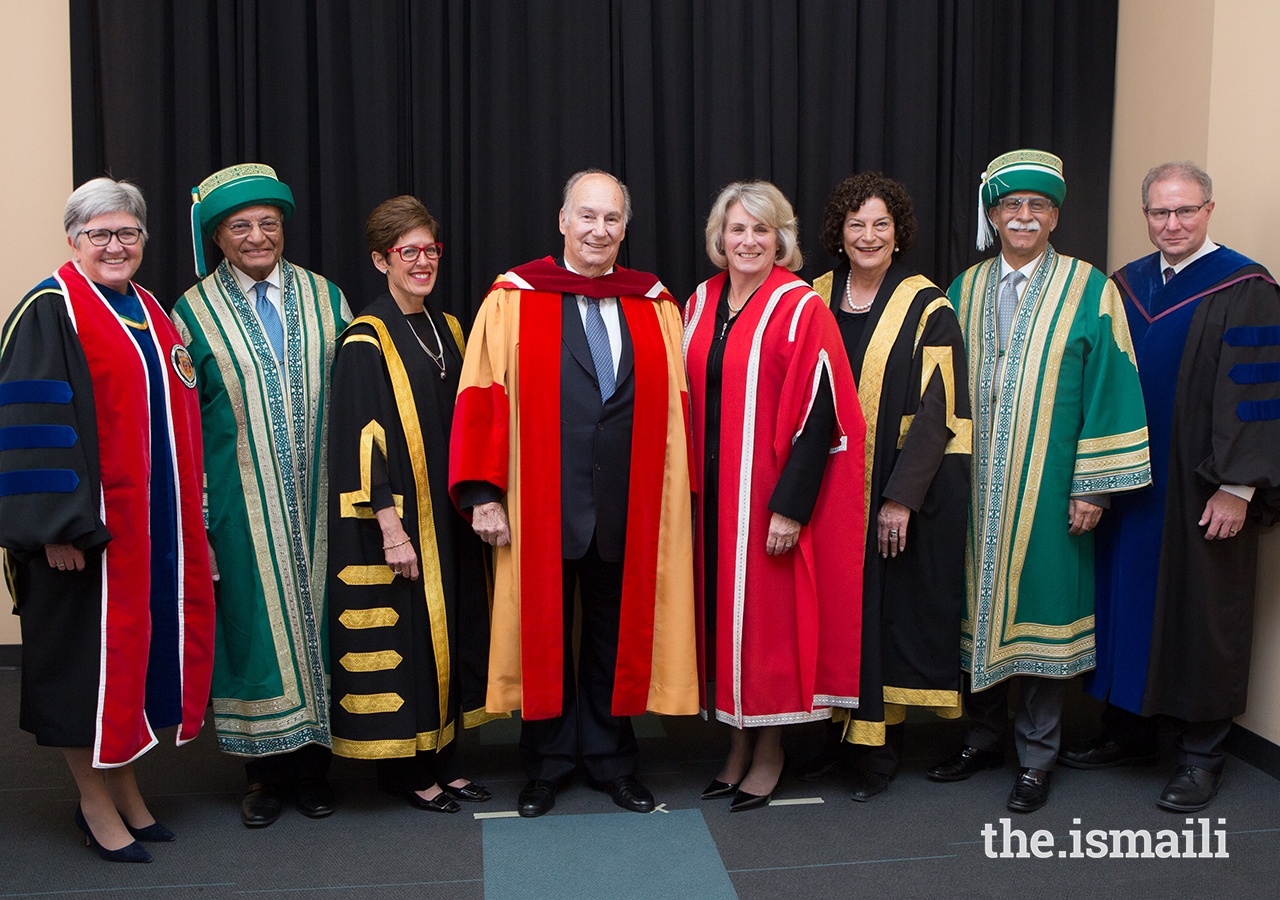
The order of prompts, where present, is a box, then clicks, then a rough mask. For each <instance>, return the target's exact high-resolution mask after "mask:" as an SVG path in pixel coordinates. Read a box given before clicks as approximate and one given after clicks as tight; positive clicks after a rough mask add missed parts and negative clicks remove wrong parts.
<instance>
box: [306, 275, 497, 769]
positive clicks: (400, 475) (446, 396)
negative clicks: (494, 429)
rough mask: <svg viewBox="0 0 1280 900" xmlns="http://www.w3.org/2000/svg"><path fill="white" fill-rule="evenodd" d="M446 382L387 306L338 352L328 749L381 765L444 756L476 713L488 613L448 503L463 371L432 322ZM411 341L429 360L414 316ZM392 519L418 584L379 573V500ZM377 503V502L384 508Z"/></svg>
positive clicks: (428, 332)
mask: <svg viewBox="0 0 1280 900" xmlns="http://www.w3.org/2000/svg"><path fill="white" fill-rule="evenodd" d="M429 315H430V316H431V319H432V321H434V323H435V325H436V328H437V329H438V331H439V334H440V337H441V339H442V343H443V350H444V359H445V377H444V378H443V379H442V378H441V377H440V375H441V372H440V368H439V366H437V365H436V363H434V362H433V361H432V360H431V358H430V357H429V356H428V354H427V353H426V352H425V351H424V350H423V347H422V346H421V345H420V344H419V341H418V339H417V338H416V337H415V332H414V330H413V329H412V327H411V326H410V324H409V321H408V318H407V317H406V316H405V315H404V314H403V313H402V312H401V311H400V309H399V307H398V306H396V303H395V301H394V300H393V299H392V298H391V297H390V295H384V296H382V297H380V298H379V299H377V300H375V301H374V302H373V303H371V304H370V305H369V306H368V307H366V308H365V309H364V311H363V314H362V315H361V316H360V317H359V318H357V319H356V320H355V321H354V322H352V324H351V326H350V327H349V328H348V329H347V330H346V331H345V332H344V333H343V336H342V338H341V340H340V343H339V349H338V354H337V358H336V360H335V363H334V372H333V388H332V390H333V399H332V401H331V403H330V407H329V423H330V424H329V445H328V446H329V490H330V500H329V626H330V630H329V648H330V658H331V661H332V664H331V667H330V671H331V673H332V675H331V677H332V697H333V703H332V710H333V712H332V730H333V749H334V752H335V753H337V754H339V755H341V756H349V757H356V758H362V759H383V758H396V757H409V756H414V755H415V753H418V752H422V751H433V750H434V751H440V750H443V749H444V748H445V747H446V746H447V745H448V744H449V743H450V742H451V741H452V740H453V738H454V737H455V736H456V729H457V726H458V720H459V719H461V720H462V722H463V724H464V725H465V726H467V727H470V726H472V725H476V724H479V723H480V722H483V721H486V720H487V719H488V718H492V717H491V716H489V715H488V714H486V713H485V712H484V697H485V681H486V671H487V668H488V646H489V607H488V596H487V587H486V576H485V566H484V558H483V550H482V546H483V545H482V544H481V541H480V539H479V538H478V537H477V536H476V535H475V533H474V532H473V531H472V530H471V527H470V525H469V524H468V523H467V522H466V521H465V520H464V519H463V518H462V516H461V515H459V513H458V511H457V510H456V509H455V508H454V505H453V503H451V502H450V500H449V494H448V472H449V461H448V454H449V433H450V429H451V427H452V420H453V406H454V399H455V397H456V395H457V390H458V376H459V373H460V372H461V369H462V350H461V344H462V332H461V329H460V327H459V326H458V323H457V320H456V319H453V318H452V317H451V316H448V315H442V314H441V313H439V312H430V313H429ZM413 318H414V320H415V321H414V324H415V325H416V327H417V333H418V334H419V335H420V336H421V339H422V342H423V343H424V344H425V345H426V346H427V347H428V348H429V349H430V350H431V351H432V352H435V351H436V350H437V346H436V338H435V334H434V333H433V331H432V329H431V325H430V323H429V322H428V321H427V320H426V318H425V317H424V316H422V315H417V316H415V317H413ZM388 493H389V495H390V502H392V503H394V504H395V505H396V506H397V509H398V511H400V514H401V520H402V522H403V524H404V529H405V532H406V534H408V536H409V539H410V541H411V543H412V546H413V549H414V551H415V552H416V553H417V555H418V563H419V568H420V571H421V574H420V576H419V578H418V579H417V580H416V581H409V580H407V579H405V578H403V577H399V576H395V575H394V574H393V573H392V572H391V570H390V568H388V567H387V565H386V559H385V553H384V550H383V538H382V531H381V529H380V527H379V526H378V523H377V520H376V519H375V518H374V508H375V507H376V506H377V505H379V504H378V498H379V496H383V497H385V496H387V495H388ZM384 502H385V501H384Z"/></svg>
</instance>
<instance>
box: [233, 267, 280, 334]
mask: <svg viewBox="0 0 1280 900" xmlns="http://www.w3.org/2000/svg"><path fill="white" fill-rule="evenodd" d="M228 265H230V263H228ZM231 274H232V275H234V276H236V282H237V283H238V284H239V285H240V290H241V291H242V292H243V293H244V296H245V299H246V300H248V301H249V305H250V306H252V305H253V304H254V303H256V302H257V301H258V292H257V291H256V290H254V288H253V286H254V285H255V284H257V283H258V282H256V281H254V280H253V279H252V278H250V277H249V276H248V275H246V274H245V273H244V272H241V271H240V270H239V269H237V268H236V267H235V266H231ZM266 280H267V299H268V300H270V301H271V305H272V306H274V307H275V308H276V312H277V313H278V314H279V315H280V321H281V322H284V306H283V305H282V301H281V299H280V263H276V267H275V268H274V269H272V270H271V274H270V275H268V276H267V279H266ZM255 312H256V310H255Z"/></svg>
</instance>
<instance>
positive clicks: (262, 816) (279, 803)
mask: <svg viewBox="0 0 1280 900" xmlns="http://www.w3.org/2000/svg"><path fill="white" fill-rule="evenodd" d="M283 809H284V797H283V796H282V795H281V793H280V789H279V788H277V787H276V786H275V785H271V784H251V785H249V792H248V793H247V794H245V795H244V799H243V800H241V801H240V821H241V822H243V823H244V824H245V827H246V828H266V827H267V826H268V825H270V824H271V823H272V822H274V821H275V820H276V819H278V818H280V812H281V810H283Z"/></svg>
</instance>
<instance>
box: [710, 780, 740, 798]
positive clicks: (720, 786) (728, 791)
mask: <svg viewBox="0 0 1280 900" xmlns="http://www.w3.org/2000/svg"><path fill="white" fill-rule="evenodd" d="M737 790H738V786H737V785H736V784H729V783H728V782H725V781H721V780H720V779H718V778H713V779H711V783H710V784H709V785H707V787H706V790H704V791H703V792H702V799H703V800H720V799H721V798H723V797H732V796H733V795H734V794H735V793H736V792H737Z"/></svg>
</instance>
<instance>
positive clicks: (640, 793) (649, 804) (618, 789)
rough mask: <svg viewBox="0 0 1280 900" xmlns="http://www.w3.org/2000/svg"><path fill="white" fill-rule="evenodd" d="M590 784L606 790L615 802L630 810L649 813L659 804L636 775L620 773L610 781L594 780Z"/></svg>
mask: <svg viewBox="0 0 1280 900" xmlns="http://www.w3.org/2000/svg"><path fill="white" fill-rule="evenodd" d="M590 784H591V786H592V787H593V788H595V789H596V790H597V791H604V792H605V793H606V794H608V795H609V796H610V797H612V798H613V802H614V803H615V804H617V805H618V806H621V807H622V808H623V809H625V810H628V811H629V812H638V813H649V812H653V810H654V807H655V806H656V805H657V804H655V803H654V802H653V794H651V793H649V789H648V788H647V787H645V786H644V785H643V784H641V783H640V782H639V780H638V779H637V778H636V776H634V775H619V776H618V777H617V778H610V779H609V780H608V781H592V782H590Z"/></svg>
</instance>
